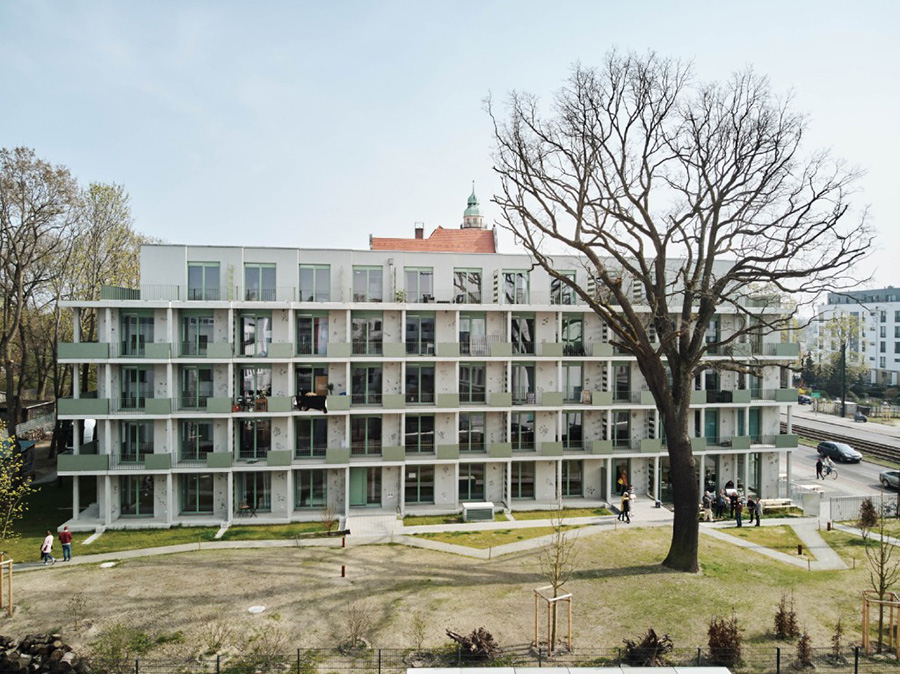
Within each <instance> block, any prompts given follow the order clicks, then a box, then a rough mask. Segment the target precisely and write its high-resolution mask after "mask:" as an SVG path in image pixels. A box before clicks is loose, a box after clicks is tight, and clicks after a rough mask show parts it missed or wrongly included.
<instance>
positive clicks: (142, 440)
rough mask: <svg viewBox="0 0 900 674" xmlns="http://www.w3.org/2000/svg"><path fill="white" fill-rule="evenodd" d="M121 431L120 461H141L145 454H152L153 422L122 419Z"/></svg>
mask: <svg viewBox="0 0 900 674" xmlns="http://www.w3.org/2000/svg"><path fill="white" fill-rule="evenodd" d="M121 432H122V450H121V455H120V461H122V462H124V463H127V462H139V463H141V462H143V461H144V457H145V456H146V455H147V454H153V422H149V421H123V422H122V425H121Z"/></svg>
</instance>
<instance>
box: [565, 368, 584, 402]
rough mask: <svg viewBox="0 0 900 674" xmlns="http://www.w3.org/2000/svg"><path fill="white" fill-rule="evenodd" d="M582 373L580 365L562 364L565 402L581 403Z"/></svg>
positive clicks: (582, 369)
mask: <svg viewBox="0 0 900 674" xmlns="http://www.w3.org/2000/svg"><path fill="white" fill-rule="evenodd" d="M583 373H584V368H583V367H582V366H581V363H563V366H562V377H563V398H564V399H565V401H566V402H575V403H577V402H581V390H582V386H583Z"/></svg>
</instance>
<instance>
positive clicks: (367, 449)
mask: <svg viewBox="0 0 900 674" xmlns="http://www.w3.org/2000/svg"><path fill="white" fill-rule="evenodd" d="M350 455H351V456H381V443H380V442H369V443H364V444H361V443H356V444H352V445H350Z"/></svg>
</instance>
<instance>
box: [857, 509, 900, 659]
mask: <svg viewBox="0 0 900 674" xmlns="http://www.w3.org/2000/svg"><path fill="white" fill-rule="evenodd" d="M867 501H868V503H869V504H870V505H871V500H870V499H867ZM877 510H878V512H877V519H876V520H875V521H874V522H873V521H872V519H871V518H867V517H866V516H864V515H863V514H862V512H861V513H860V522H859V528H860V531H861V532H862V537H863V543H864V545H863V549H864V550H865V551H866V569H867V571H868V572H869V583H870V584H871V586H872V589H873V590H874V591H875V592H876V594H877V595H878V599H879V601H884V600H885V598H886V597H887V594H888V592H889V591H890V590H891V588H893V587H894V585H895V584H896V583H897V582H898V581H900V554H897V548H896V547H895V546H894V545H893V544H892V543H890V542H888V541H886V540H885V539H886V538H887V537H888V536H890V532H888V531H887V529H886V527H885V521H886V519H887V518H886V517H885V515H884V510H885V508H884V498H883V497H882V501H881V504H880V506H879V507H878V509H877ZM873 533H875V534H876V535H875V536H872V534H873ZM883 637H884V604H878V652H879V653H881V649H882V643H883Z"/></svg>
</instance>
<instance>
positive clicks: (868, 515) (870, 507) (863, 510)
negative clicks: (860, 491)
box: [859, 498, 878, 535]
mask: <svg viewBox="0 0 900 674" xmlns="http://www.w3.org/2000/svg"><path fill="white" fill-rule="evenodd" d="M877 524H878V513H877V512H876V511H875V504H874V503H872V499H870V498H867V499H866V500H865V501H863V502H862V505H861V506H860V507H859V528H860V529H862V530H863V535H865V533H866V531H867V530H869V529H872V528H873V527H875V526H876V525H877Z"/></svg>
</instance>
